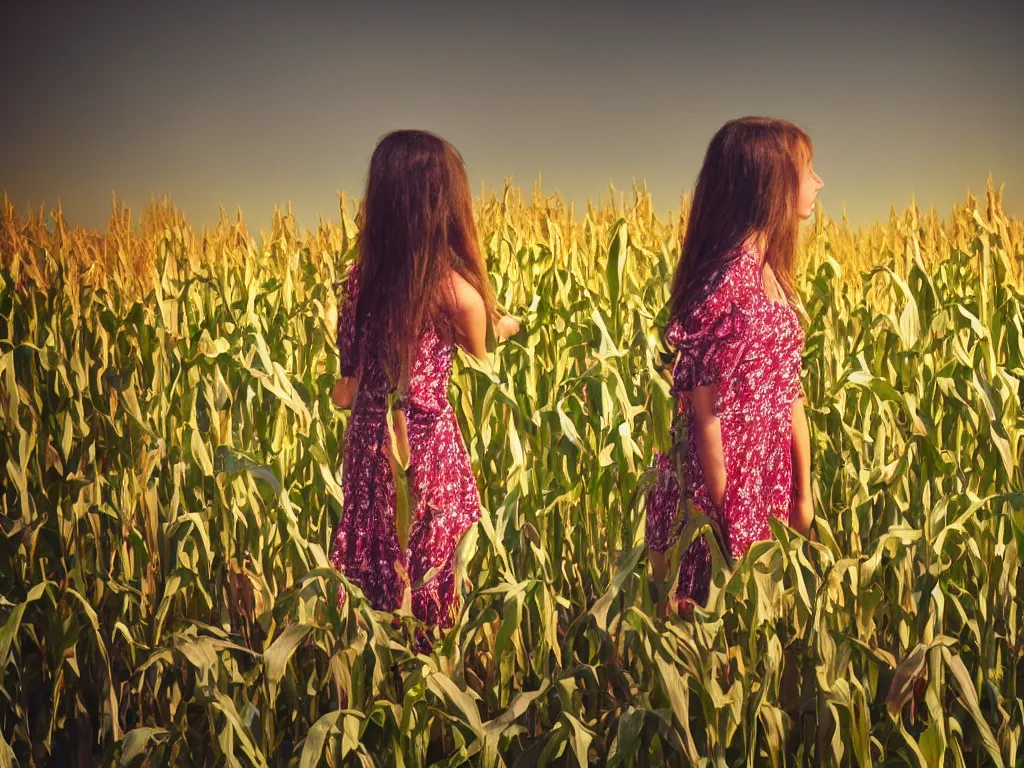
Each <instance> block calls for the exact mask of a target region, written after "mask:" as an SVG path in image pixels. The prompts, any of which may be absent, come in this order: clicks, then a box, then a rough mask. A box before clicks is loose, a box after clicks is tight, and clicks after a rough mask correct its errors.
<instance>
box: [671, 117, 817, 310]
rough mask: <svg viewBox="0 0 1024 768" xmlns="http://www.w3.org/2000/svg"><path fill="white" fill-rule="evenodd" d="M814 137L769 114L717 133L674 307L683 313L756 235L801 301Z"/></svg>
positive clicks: (686, 240) (690, 224)
mask: <svg viewBox="0 0 1024 768" xmlns="http://www.w3.org/2000/svg"><path fill="white" fill-rule="evenodd" d="M811 153H812V146H811V139H810V137H809V136H808V135H807V133H806V132H805V131H803V130H802V129H801V128H799V127H797V126H796V125H794V124H793V123H789V122H786V121H785V120H777V119H774V118H769V117H743V118H739V119H737V120H730V121H729V122H728V123H726V124H725V125H723V126H722V127H721V128H720V129H719V130H718V132H717V133H716V134H715V135H714V137H713V138H712V139H711V144H710V145H709V146H708V150H707V153H706V154H705V155H704V165H703V166H702V167H701V169H700V174H699V175H698V177H697V185H696V188H695V189H694V193H693V203H692V205H691V208H690V215H689V219H688V221H687V224H686V234H685V236H684V237H683V243H682V249H681V253H680V258H679V264H678V266H677V267H676V272H675V276H674V277H673V279H672V295H671V298H670V299H669V307H670V311H671V316H672V317H683V318H685V317H686V315H688V314H689V312H690V311H691V310H692V309H693V308H694V307H695V306H696V305H697V304H699V303H700V302H701V301H703V300H704V299H705V298H706V297H707V296H708V294H710V293H711V292H712V291H713V290H714V288H715V285H716V284H717V282H718V281H719V280H720V279H721V278H722V276H723V275H724V273H725V271H726V269H727V268H728V266H729V264H730V263H731V262H732V260H733V259H735V258H737V257H738V256H739V253H740V248H739V246H741V245H742V244H743V243H744V242H745V241H746V240H747V239H748V238H750V237H758V238H760V239H761V242H762V245H763V247H764V251H763V253H764V258H765V261H766V262H767V263H768V264H769V265H770V266H771V268H772V270H773V271H774V273H775V277H776V278H777V279H778V281H779V283H780V284H781V286H782V289H783V291H784V292H785V294H786V298H787V299H788V300H789V302H790V303H796V288H795V283H796V274H795V273H796V248H797V240H798V237H799V229H800V218H799V212H798V211H797V202H798V198H799V195H800V171H801V168H802V164H803V163H805V162H808V161H809V160H810V158H811Z"/></svg>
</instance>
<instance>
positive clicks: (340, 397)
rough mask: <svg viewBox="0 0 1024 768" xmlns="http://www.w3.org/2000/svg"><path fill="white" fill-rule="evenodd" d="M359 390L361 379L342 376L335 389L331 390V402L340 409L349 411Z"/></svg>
mask: <svg viewBox="0 0 1024 768" xmlns="http://www.w3.org/2000/svg"><path fill="white" fill-rule="evenodd" d="M358 388H359V379H357V378H356V377H355V376H342V377H341V378H340V379H338V381H337V382H335V384H334V388H333V389H332V390H331V401H332V402H333V403H334V404H335V405H336V406H337V407H338V408H342V409H346V410H347V409H349V408H351V407H352V402H353V401H354V400H355V398H356V390H357V389H358Z"/></svg>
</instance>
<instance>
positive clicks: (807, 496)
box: [789, 397, 814, 536]
mask: <svg viewBox="0 0 1024 768" xmlns="http://www.w3.org/2000/svg"><path fill="white" fill-rule="evenodd" d="M792 450H793V516H792V519H791V520H790V521H789V524H790V526H791V527H792V528H794V529H795V530H797V531H799V532H800V533H802V534H803V535H804V536H809V535H810V532H811V524H812V523H813V522H814V508H813V506H812V505H811V433H810V428H809V427H808V425H807V413H806V412H805V410H804V398H803V397H798V398H797V399H796V400H794V401H793V448H792Z"/></svg>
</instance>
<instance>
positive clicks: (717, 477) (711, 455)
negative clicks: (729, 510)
mask: <svg viewBox="0 0 1024 768" xmlns="http://www.w3.org/2000/svg"><path fill="white" fill-rule="evenodd" d="M717 387H718V385H717V384H711V385H707V386H702V387H696V388H695V389H694V390H693V391H692V392H691V393H690V398H691V401H692V403H693V425H692V427H691V429H692V430H693V432H694V439H695V442H696V444H697V462H698V463H699V464H700V469H701V472H702V473H703V474H704V483H705V484H706V485H707V489H708V495H709V496H710V497H711V501H712V502H713V503H714V505H715V506H716V507H717V508H718V510H719V511H721V509H722V504H723V503H724V501H725V483H726V476H725V450H724V449H723V447H722V422H721V421H720V420H719V418H718V416H717V415H715V389H716V388H717Z"/></svg>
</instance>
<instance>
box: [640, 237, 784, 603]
mask: <svg viewBox="0 0 1024 768" xmlns="http://www.w3.org/2000/svg"><path fill="white" fill-rule="evenodd" d="M761 269H762V261H761V256H760V254H759V252H758V251H757V250H754V249H744V250H743V251H742V252H741V253H739V254H737V256H736V258H735V260H734V261H733V262H732V263H731V264H730V265H729V267H728V268H727V270H726V273H725V275H724V276H723V278H722V280H721V281H720V283H719V284H718V285H717V286H716V287H715V288H714V289H713V291H712V293H711V294H710V295H709V296H708V297H707V298H706V299H705V300H704V301H703V302H702V303H701V304H700V305H699V306H698V307H697V308H696V309H695V310H694V311H693V312H692V313H691V314H690V316H689V317H688V318H686V319H685V321H681V320H680V319H679V318H674V319H672V320H671V322H669V324H668V327H667V328H666V329H665V339H666V341H667V342H668V343H669V344H670V345H671V346H672V347H673V348H674V349H675V350H676V351H677V352H678V354H677V357H676V363H675V367H674V369H673V372H672V378H673V393H674V394H675V396H676V397H677V399H678V406H679V416H680V417H681V418H684V419H687V420H689V419H690V418H691V417H692V414H693V404H692V402H691V400H690V393H691V392H692V390H693V389H694V388H696V387H700V386H706V385H710V384H717V385H718V388H717V392H716V396H715V404H714V408H715V413H716V414H717V416H718V418H719V420H720V422H721V430H722V448H723V453H724V458H725V474H726V485H725V498H724V501H723V504H722V509H720V510H719V509H717V508H716V506H715V504H714V503H713V502H712V501H711V497H710V495H709V493H708V489H707V485H706V484H705V481H704V475H703V472H702V471H701V468H700V464H699V463H698V460H697V445H696V438H695V433H694V431H693V430H687V438H686V440H685V443H684V444H683V445H680V446H679V448H681V449H682V451H683V457H682V462H681V464H682V472H681V475H682V476H681V477H680V476H679V475H677V473H676V472H675V471H674V470H673V467H672V461H671V460H670V458H669V456H668V455H665V454H656V456H655V469H656V475H657V477H656V481H655V484H654V485H653V487H652V488H651V489H650V491H649V492H648V495H647V545H648V547H649V548H650V549H651V550H653V551H655V552H664V551H665V550H666V549H668V548H669V547H670V546H671V545H672V544H673V543H674V542H675V541H676V539H677V538H678V536H679V533H680V530H681V528H682V523H683V522H684V521H683V520H680V519H678V512H679V509H680V500H681V498H682V496H683V494H684V492H685V495H686V497H687V498H689V499H691V500H692V502H693V505H694V507H695V508H696V509H697V510H698V511H700V512H703V513H705V514H707V515H708V516H709V517H710V518H711V519H712V520H714V521H716V522H717V523H718V526H719V529H720V531H721V534H722V537H723V539H724V540H723V541H722V542H721V543H722V545H723V547H726V548H728V553H729V554H731V555H732V557H734V558H738V557H740V556H741V555H743V554H744V553H745V552H746V551H747V548H748V547H749V546H750V545H751V544H752V543H753V542H755V541H760V540H763V539H767V538H769V537H770V536H771V529H770V528H769V526H768V520H769V519H770V518H771V517H773V516H774V517H776V518H778V519H779V520H782V521H783V522H786V523H788V522H789V518H790V513H791V511H792V505H793V488H792V485H793V465H792V453H791V450H792V428H793V422H792V406H793V402H794V401H795V400H796V399H797V398H799V397H802V396H803V391H802V389H801V386H800V369H801V355H802V352H803V346H804V332H803V329H802V328H801V327H800V321H799V318H798V316H797V314H796V311H795V310H794V309H793V308H792V307H791V306H789V305H788V304H783V303H780V302H776V301H772V300H771V299H769V298H768V295H767V293H766V292H765V289H764V285H763V282H762V271H761ZM710 580H711V553H710V549H709V547H708V544H707V541H706V540H705V539H704V537H703V536H701V537H699V538H697V539H696V540H695V541H694V542H693V543H692V544H691V545H690V547H689V548H688V549H687V551H686V552H685V553H684V554H683V558H682V561H681V563H680V567H679V583H678V587H677V591H676V594H675V596H674V597H675V600H676V601H677V602H678V601H682V600H684V599H685V598H690V599H692V600H693V601H695V602H696V603H698V604H700V605H702V606H703V605H706V604H707V599H708V590H709V587H710Z"/></svg>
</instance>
